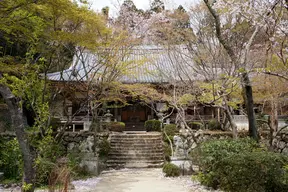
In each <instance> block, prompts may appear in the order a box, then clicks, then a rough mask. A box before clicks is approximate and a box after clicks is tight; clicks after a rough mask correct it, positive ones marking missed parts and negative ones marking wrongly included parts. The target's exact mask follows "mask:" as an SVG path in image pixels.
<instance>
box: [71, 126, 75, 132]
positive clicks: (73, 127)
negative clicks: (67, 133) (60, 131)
mask: <svg viewBox="0 0 288 192" xmlns="http://www.w3.org/2000/svg"><path fill="white" fill-rule="evenodd" d="M72 130H73V132H75V124H73V125H72Z"/></svg>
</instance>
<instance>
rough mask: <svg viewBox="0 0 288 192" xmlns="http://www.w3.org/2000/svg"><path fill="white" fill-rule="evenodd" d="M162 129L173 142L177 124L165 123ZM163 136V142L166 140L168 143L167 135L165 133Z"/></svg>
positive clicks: (177, 130)
mask: <svg viewBox="0 0 288 192" xmlns="http://www.w3.org/2000/svg"><path fill="white" fill-rule="evenodd" d="M164 130H165V132H166V134H167V136H168V137H169V139H170V140H171V141H172V142H173V137H174V136H175V135H177V133H178V132H179V129H178V128H177V125H175V124H167V125H165V126H164ZM163 137H164V142H167V143H168V139H167V137H166V136H165V134H164V135H163Z"/></svg>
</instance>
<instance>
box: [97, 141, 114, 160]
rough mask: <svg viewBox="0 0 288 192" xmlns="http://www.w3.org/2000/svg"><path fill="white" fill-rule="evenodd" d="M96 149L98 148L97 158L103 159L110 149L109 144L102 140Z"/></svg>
mask: <svg viewBox="0 0 288 192" xmlns="http://www.w3.org/2000/svg"><path fill="white" fill-rule="evenodd" d="M98 148H99V152H98V155H99V157H100V158H105V157H107V156H108V154H109V152H110V149H111V146H110V142H109V141H108V140H107V139H103V140H102V141H101V142H100V143H99V145H98Z"/></svg>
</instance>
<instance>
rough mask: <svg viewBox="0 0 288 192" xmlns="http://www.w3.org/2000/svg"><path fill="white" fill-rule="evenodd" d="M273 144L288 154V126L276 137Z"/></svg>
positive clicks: (278, 150)
mask: <svg viewBox="0 0 288 192" xmlns="http://www.w3.org/2000/svg"><path fill="white" fill-rule="evenodd" d="M272 146H273V148H274V150H275V151H277V152H280V153H283V154H286V155H288V128H286V130H283V131H281V132H279V133H278V134H277V135H276V136H275V137H274V139H273V142H272Z"/></svg>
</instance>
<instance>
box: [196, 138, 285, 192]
mask: <svg viewBox="0 0 288 192" xmlns="http://www.w3.org/2000/svg"><path fill="white" fill-rule="evenodd" d="M193 156H194V157H196V162H197V163H198V165H199V167H200V170H201V171H202V172H201V173H200V174H199V175H198V179H199V180H200V182H201V183H202V184H204V185H206V186H209V187H213V188H221V189H222V190H224V191H233V192H234V191H235V192H242V191H247V192H250V191H251V192H252V191H253V192H254V191H255V192H262V191H271V192H272V191H280V192H282V191H283V192H284V191H288V188H287V177H286V175H285V173H287V172H285V169H284V166H285V165H287V164H288V157H287V156H284V155H281V154H277V153H272V152H267V151H266V150H264V149H262V148H260V147H259V145H258V144H257V143H256V142H254V141H253V140H251V139H249V138H244V139H238V140H232V139H229V140H212V141H208V142H205V143H202V144H201V145H200V146H199V147H198V149H197V151H196V152H195V153H194V154H193ZM194 162H195V161H194Z"/></svg>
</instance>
